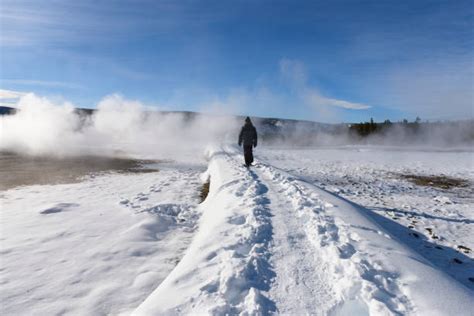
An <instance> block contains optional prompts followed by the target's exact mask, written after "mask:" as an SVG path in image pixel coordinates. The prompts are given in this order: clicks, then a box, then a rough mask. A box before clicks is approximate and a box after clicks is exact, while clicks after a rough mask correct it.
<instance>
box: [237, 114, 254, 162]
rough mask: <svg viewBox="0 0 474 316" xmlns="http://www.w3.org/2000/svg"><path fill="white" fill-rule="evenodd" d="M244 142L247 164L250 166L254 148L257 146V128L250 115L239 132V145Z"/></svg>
mask: <svg viewBox="0 0 474 316" xmlns="http://www.w3.org/2000/svg"><path fill="white" fill-rule="evenodd" d="M242 144H243V145H244V158H245V165H246V166H247V167H249V166H250V165H251V164H252V162H253V152H252V148H255V147H257V129H256V128H255V126H253V124H252V121H251V120H250V117H248V116H247V118H246V119H245V124H244V126H242V129H241V130H240V134H239V147H240V146H241V145H242Z"/></svg>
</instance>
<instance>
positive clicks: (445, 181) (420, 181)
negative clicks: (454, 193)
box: [399, 174, 470, 190]
mask: <svg viewBox="0 0 474 316" xmlns="http://www.w3.org/2000/svg"><path fill="white" fill-rule="evenodd" d="M399 176H400V177H401V178H403V179H406V180H408V181H410V182H412V183H414V184H416V185H421V186H429V187H436V188H440V189H444V190H449V189H452V188H466V187H468V186H469V184H470V183H469V181H468V180H466V179H460V178H453V177H448V176H445V175H439V176H438V175H429V176H423V175H416V174H399Z"/></svg>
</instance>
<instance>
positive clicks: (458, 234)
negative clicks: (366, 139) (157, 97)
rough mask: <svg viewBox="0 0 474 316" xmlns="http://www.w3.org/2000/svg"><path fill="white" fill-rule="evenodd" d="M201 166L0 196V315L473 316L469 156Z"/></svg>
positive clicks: (370, 153)
mask: <svg viewBox="0 0 474 316" xmlns="http://www.w3.org/2000/svg"><path fill="white" fill-rule="evenodd" d="M206 164H208V169H207V171H206V172H205V173H204V174H201V172H202V171H203V170H202V169H201V167H196V166H192V167H187V166H180V165H172V164H169V165H160V166H158V169H160V171H159V172H157V173H148V174H106V175H101V176H97V177H91V178H88V179H87V180H85V181H83V182H81V183H75V184H61V185H55V186H27V187H21V188H17V189H11V190H8V191H3V192H0V194H1V198H2V210H1V212H2V213H1V217H0V221H1V223H0V225H1V226H0V227H1V236H0V237H1V249H0V250H1V254H2V256H1V258H2V259H1V267H0V282H1V283H0V284H1V288H0V291H1V293H0V296H1V301H2V303H1V304H2V306H1V310H2V314H5V315H31V314H39V315H45V314H48V315H57V314H71V315H77V314H79V315H90V314H99V315H102V314H109V315H116V314H134V315H162V314H197V313H203V314H242V315H252V314H270V313H278V314H291V315H301V314H316V315H327V314H335V315H366V314H370V315H385V314H386V315H391V314H395V315H397V314H409V315H472V310H474V292H473V288H474V286H473V284H474V282H473V281H471V280H470V279H469V278H473V277H474V265H473V254H472V251H469V250H466V249H474V240H473V239H474V237H473V236H474V234H473V233H474V231H473V225H474V224H473V223H474V219H473V214H472V210H473V209H474V208H473V206H474V201H473V200H474V198H473V191H472V183H473V182H474V168H473V167H474V166H473V154H472V152H468V151H467V152H466V151H460V152H439V151H438V152H435V151H425V152H422V151H406V150H403V151H402V150H394V149H391V150H386V149H380V148H334V149H316V150H308V149H306V150H294V149H291V150H289V149H264V150H260V148H258V151H257V160H256V166H255V167H253V168H251V170H250V171H248V170H247V169H246V168H245V167H243V158H242V155H241V154H240V151H239V150H237V149H236V148H235V147H222V148H221V147H217V148H213V149H209V152H208V161H207V162H206V163H204V162H203V167H204V169H205V166H206ZM402 174H424V175H439V174H444V175H447V176H453V177H460V178H463V179H467V180H468V181H469V182H470V184H469V185H468V186H467V187H462V188H451V189H439V188H434V187H430V186H419V185H416V184H413V183H411V182H409V181H408V180H406V179H403V178H402V177H401V175H402ZM208 177H210V179H211V186H210V192H209V196H208V197H207V199H206V200H205V201H204V203H202V204H199V197H198V194H199V188H200V186H201V184H202V181H203V180H205V179H206V178H208ZM428 228H431V232H430V231H429V230H427V229H428ZM459 246H462V247H465V248H458V247H459Z"/></svg>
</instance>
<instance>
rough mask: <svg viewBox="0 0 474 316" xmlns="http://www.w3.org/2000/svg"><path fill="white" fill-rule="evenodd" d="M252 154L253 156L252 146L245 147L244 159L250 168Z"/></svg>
mask: <svg viewBox="0 0 474 316" xmlns="http://www.w3.org/2000/svg"><path fill="white" fill-rule="evenodd" d="M251 154H252V146H244V158H245V164H246V165H247V166H250V164H251V163H252V162H251V160H250V159H251Z"/></svg>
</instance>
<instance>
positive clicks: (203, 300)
mask: <svg viewBox="0 0 474 316" xmlns="http://www.w3.org/2000/svg"><path fill="white" fill-rule="evenodd" d="M234 155H236V154H235V153H229V152H224V151H223V150H217V151H214V152H213V153H212V154H211V158H210V164H209V169H208V171H207V173H208V174H209V175H210V176H211V185H210V191H209V195H208V197H207V199H206V201H205V202H204V203H202V204H201V206H200V208H201V210H202V212H203V214H202V216H201V219H200V221H199V230H198V232H197V233H196V236H195V239H194V240H193V242H192V244H191V245H190V247H189V249H188V251H187V253H186V255H185V256H184V257H183V259H182V260H181V261H180V263H179V264H178V265H177V266H176V268H175V269H174V270H173V272H172V273H171V274H170V275H169V276H168V278H167V279H166V280H165V281H164V282H163V283H162V284H161V285H160V286H159V287H158V288H157V289H156V290H155V291H154V292H153V293H152V294H151V295H150V296H149V297H148V298H147V299H146V300H145V301H144V302H143V303H142V304H141V305H140V306H139V307H138V308H137V309H136V310H135V312H134V315H157V314H160V315H163V314H183V313H184V314H189V313H193V314H195V313H198V314H200V313H205V314H233V315H235V314H240V315H255V314H268V313H270V312H273V311H275V304H274V302H272V301H271V300H270V299H268V297H267V296H266V294H265V292H266V291H268V290H269V288H270V283H271V280H272V278H273V277H274V275H275V274H274V272H273V271H272V268H271V266H270V264H269V257H270V250H269V247H270V244H271V240H272V234H273V232H272V225H271V220H270V217H271V215H270V213H269V208H268V204H269V199H268V198H267V197H266V193H267V191H268V188H267V187H266V186H265V185H264V184H263V183H262V182H261V181H260V180H259V178H258V176H257V175H256V174H255V173H252V172H250V173H249V172H248V171H247V170H243V168H241V167H240V166H239V164H238V163H237V161H236V159H234V158H233V156H234Z"/></svg>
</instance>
